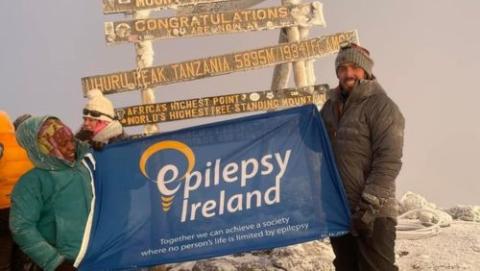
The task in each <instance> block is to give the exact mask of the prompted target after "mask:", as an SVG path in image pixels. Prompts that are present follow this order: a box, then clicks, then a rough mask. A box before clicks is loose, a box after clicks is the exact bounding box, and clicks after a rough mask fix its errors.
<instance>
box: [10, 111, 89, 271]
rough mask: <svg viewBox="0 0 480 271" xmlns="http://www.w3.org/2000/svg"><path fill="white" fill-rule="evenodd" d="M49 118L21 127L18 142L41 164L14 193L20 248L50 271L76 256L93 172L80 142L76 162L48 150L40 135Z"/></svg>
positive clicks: (15, 232) (13, 213)
mask: <svg viewBox="0 0 480 271" xmlns="http://www.w3.org/2000/svg"><path fill="white" fill-rule="evenodd" d="M47 119H48V117H31V118H29V119H27V120H26V121H25V122H24V123H22V125H20V126H19V127H18V131H17V139H18V142H19V143H20V144H21V145H22V146H23V147H25V148H26V149H27V152H28V154H29V157H30V158H31V160H32V162H33V164H34V165H35V168H34V169H32V170H30V171H29V172H28V173H26V174H25V175H23V176H22V177H21V178H20V180H19V181H18V183H17V184H16V186H15V188H14V190H13V193H12V206H11V209H10V229H11V231H12V234H13V238H14V239H15V241H16V242H17V243H18V244H19V246H20V248H21V249H22V250H23V251H24V252H25V253H26V254H27V255H28V256H30V257H31V258H32V259H33V260H34V261H35V262H36V263H37V264H38V265H39V266H40V267H42V268H43V269H44V270H55V268H56V267H57V266H58V265H59V264H60V263H61V262H62V261H64V260H65V259H66V260H70V261H72V262H73V260H75V258H76V256H77V254H78V251H79V248H80V245H81V242H82V238H83V231H84V227H85V224H86V221H87V217H88V213H89V210H90V204H91V200H92V188H91V174H90V171H89V169H88V168H87V167H86V166H85V165H84V164H82V159H83V157H84V155H85V154H86V153H87V151H88V146H87V145H86V144H82V143H77V153H76V157H77V159H76V161H74V162H73V163H68V162H66V161H64V160H61V159H58V158H55V157H52V156H48V155H45V154H43V153H42V152H41V151H40V150H39V148H38V144H37V134H38V132H39V130H40V128H41V126H42V124H43V122H45V121H46V120H47Z"/></svg>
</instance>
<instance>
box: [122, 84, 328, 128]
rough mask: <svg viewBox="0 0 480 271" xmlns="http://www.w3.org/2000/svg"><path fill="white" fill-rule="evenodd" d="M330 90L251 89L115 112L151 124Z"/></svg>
mask: <svg viewBox="0 0 480 271" xmlns="http://www.w3.org/2000/svg"><path fill="white" fill-rule="evenodd" d="M327 90H328V85H316V86H313V87H306V88H301V89H294V88H291V89H280V90H274V91H271V90H268V91H257V92H247V93H238V94H229V95H224V96H215V97H207V98H198V99H191V100H183V101H173V102H165V103H157V104H144V105H137V106H130V107H123V108H118V109H115V112H116V116H117V117H118V119H119V120H120V122H121V123H122V125H123V126H134V125H147V124H155V123H159V122H168V121H175V120H185V119H193V118H201V117H214V116H223V115H230V114H237V113H245V112H256V111H267V110H271V109H276V108H279V107H292V106H301V105H305V104H312V103H314V104H316V103H319V102H322V101H323V100H324V99H325V93H326V91H327Z"/></svg>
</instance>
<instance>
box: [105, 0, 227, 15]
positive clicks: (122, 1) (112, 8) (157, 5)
mask: <svg viewBox="0 0 480 271" xmlns="http://www.w3.org/2000/svg"><path fill="white" fill-rule="evenodd" d="M221 1H228V0H103V13H104V14H112V13H132V12H134V11H137V10H144V9H167V8H176V7H179V6H188V5H196V4H204V3H215V2H221Z"/></svg>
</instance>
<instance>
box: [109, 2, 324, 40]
mask: <svg viewBox="0 0 480 271" xmlns="http://www.w3.org/2000/svg"><path fill="white" fill-rule="evenodd" d="M298 25H304V26H305V25H309V26H310V25H320V26H325V20H324V18H323V14H322V4H321V3H320V2H313V3H309V4H303V5H296V6H279V7H269V8H259V9H246V10H236V11H225V12H219V13H205V14H197V15H189V16H177V17H164V18H148V19H138V20H130V21H118V22H106V23H105V39H106V41H107V43H109V44H112V43H120V42H139V41H143V40H153V39H167V38H175V37H189V36H203V35H211V34H225V33H237V32H247V31H261V30H271V29H278V28H283V27H291V26H298Z"/></svg>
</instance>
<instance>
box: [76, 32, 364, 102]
mask: <svg viewBox="0 0 480 271" xmlns="http://www.w3.org/2000/svg"><path fill="white" fill-rule="evenodd" d="M347 41H348V42H356V43H358V36H357V32H356V31H351V32H342V33H337V34H333V35H328V36H322V37H320V38H313V39H309V40H304V41H300V42H291V43H283V44H279V45H275V46H270V47H265V48H260V49H254V50H250V51H243V52H237V53H231V54H225V55H219V56H213V57H208V58H203V59H197V60H190V61H185V62H180V63H174V64H167V65H161V66H155V67H148V68H144V69H139V70H131V71H125V72H118V73H111V74H104V75H96V76H90V77H84V78H82V89H83V91H84V93H87V91H88V90H90V89H99V90H101V91H102V92H103V93H104V94H112V93H119V92H124V91H131V90H136V89H145V88H152V87H156V86H161V85H167V84H173V83H176V82H182V81H189V80H195V79H200V78H205V77H211V76H218V75H223V74H228V73H232V72H238V71H246V70H252V69H258V68H264V67H269V66H273V65H276V64H281V63H286V62H293V61H297V60H301V59H310V58H316V57H322V56H326V55H330V54H334V53H336V52H338V50H339V49H340V44H341V43H343V42H347Z"/></svg>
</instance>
